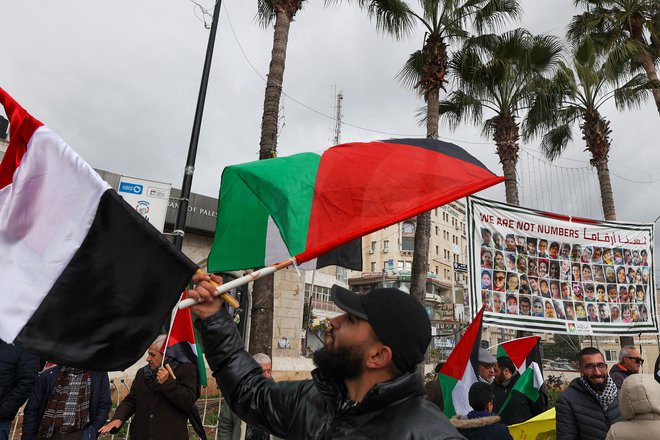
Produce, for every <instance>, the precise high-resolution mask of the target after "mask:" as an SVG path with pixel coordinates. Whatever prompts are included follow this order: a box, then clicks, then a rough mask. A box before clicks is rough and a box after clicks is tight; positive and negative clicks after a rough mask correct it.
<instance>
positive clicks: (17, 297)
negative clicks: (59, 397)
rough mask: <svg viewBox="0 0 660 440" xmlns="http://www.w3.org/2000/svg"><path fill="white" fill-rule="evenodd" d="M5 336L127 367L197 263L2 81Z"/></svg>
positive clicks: (0, 213)
mask: <svg viewBox="0 0 660 440" xmlns="http://www.w3.org/2000/svg"><path fill="white" fill-rule="evenodd" d="M0 104H2V105H3V106H4V108H5V110H6V113H7V116H8V117H9V120H10V126H9V128H10V142H9V146H8V148H7V151H6V153H5V155H4V157H3V159H2V162H1V163H0V248H1V249H2V252H0V297H1V301H0V338H1V339H3V340H4V341H6V342H8V343H12V342H15V343H17V344H19V345H21V346H23V347H25V348H26V349H28V350H30V351H32V352H33V353H35V354H37V355H39V356H40V357H42V358H45V359H47V360H50V361H54V362H56V363H58V364H62V365H68V366H71V367H78V368H82V369H88V370H102V371H113V370H123V369H125V368H127V367H128V366H130V365H132V364H133V363H134V362H135V361H137V360H138V359H139V358H140V357H141V356H142V355H143V354H144V352H145V351H146V349H147V347H148V346H149V344H151V343H152V342H153V340H154V338H155V337H156V336H157V334H158V332H159V330H160V328H161V326H162V324H163V322H165V319H166V317H167V316H168V315H169V314H170V313H171V310H172V308H173V307H174V305H175V304H176V302H177V299H178V298H179V296H180V294H181V292H182V291H183V289H184V288H185V287H186V285H187V284H188V282H189V281H190V279H191V277H192V275H193V273H194V272H195V270H196V269H197V267H196V265H195V264H194V263H193V262H191V261H190V260H189V259H188V258H187V257H186V256H185V255H184V254H183V253H181V252H180V251H179V250H177V249H176V248H175V247H174V246H173V245H172V244H171V243H170V242H169V241H168V240H166V239H165V238H163V236H162V235H161V234H160V233H159V232H158V231H157V230H156V229H155V228H154V227H153V226H151V225H150V224H149V223H148V222H147V221H146V220H145V219H144V218H143V217H142V216H141V215H139V214H138V213H137V212H136V211H135V209H133V208H132V207H131V206H129V205H128V204H127V203H126V202H125V201H124V200H123V199H122V198H121V197H120V196H119V195H118V194H117V193H116V192H115V191H114V190H113V189H111V188H110V186H109V185H108V184H107V183H106V182H104V181H103V180H102V179H101V178H100V177H99V175H98V174H97V173H96V172H95V171H94V170H93V169H92V168H91V167H90V166H89V165H88V164H87V163H85V161H84V160H83V159H82V158H81V157H80V156H79V155H78V154H76V152H75V151H73V149H71V148H70V147H69V146H68V145H67V144H66V143H65V142H64V141H63V140H62V139H61V138H60V137H59V136H58V135H57V134H55V133H54V132H53V131H51V130H50V129H49V128H48V127H46V126H44V125H43V124H42V123H41V122H39V121H38V120H37V119H35V118H33V117H32V116H31V115H30V114H29V113H28V112H26V111H25V110H24V109H23V108H22V107H21V106H20V105H19V104H18V103H17V102H16V101H15V100H14V99H13V98H12V97H11V96H9V94H7V93H6V92H5V91H4V90H3V89H1V88H0Z"/></svg>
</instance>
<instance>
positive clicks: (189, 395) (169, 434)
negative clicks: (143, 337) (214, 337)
mask: <svg viewBox="0 0 660 440" xmlns="http://www.w3.org/2000/svg"><path fill="white" fill-rule="evenodd" d="M165 341H166V335H160V336H159V337H158V338H156V340H155V341H154V342H153V343H152V344H151V346H150V347H149V350H148V351H147V365H146V366H145V367H144V368H141V369H140V370H138V372H137V374H136V375H135V379H134V380H133V384H132V385H131V390H130V392H129V393H128V395H127V396H126V398H125V399H124V400H123V401H122V402H121V403H120V404H119V406H118V407H117V410H116V411H115V413H114V416H113V418H112V420H111V421H110V422H109V423H107V424H106V425H104V426H103V427H102V428H101V429H99V432H100V433H102V434H103V433H106V432H110V433H114V432H116V430H117V429H119V428H121V426H122V425H123V424H124V423H126V421H128V419H130V418H131V417H133V421H132V422H131V427H130V430H129V433H130V437H131V439H133V440H143V439H144V440H146V439H168V440H184V439H188V423H187V422H188V413H189V412H190V410H191V408H192V407H193V406H194V404H195V401H196V400H197V397H198V387H197V365H194V364H192V363H190V362H178V361H177V360H175V359H173V358H170V357H168V358H166V359H165V363H163V349H164V346H165Z"/></svg>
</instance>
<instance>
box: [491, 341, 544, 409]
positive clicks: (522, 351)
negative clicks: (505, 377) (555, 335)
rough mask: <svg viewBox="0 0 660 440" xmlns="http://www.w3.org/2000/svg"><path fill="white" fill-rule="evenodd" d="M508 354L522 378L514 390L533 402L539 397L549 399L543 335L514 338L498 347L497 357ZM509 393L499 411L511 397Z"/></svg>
mask: <svg viewBox="0 0 660 440" xmlns="http://www.w3.org/2000/svg"><path fill="white" fill-rule="evenodd" d="M502 356H507V357H509V358H511V361H512V362H513V364H514V365H515V366H516V368H517V369H518V372H519V373H520V379H518V381H517V382H516V384H515V385H514V386H513V389H512V393H513V392H514V391H516V392H519V393H522V394H524V395H525V396H527V397H528V398H529V399H530V400H531V401H532V402H536V401H538V400H539V398H542V399H546V400H547V397H546V396H547V393H546V391H545V387H544V385H543V384H544V380H543V369H542V363H541V337H540V336H529V337H526V338H520V339H514V340H512V341H509V342H505V343H504V344H502V345H500V346H498V347H497V357H498V358H499V357H502ZM511 396H512V394H510V395H509V397H508V398H507V400H506V401H505V402H504V404H503V405H502V407H501V408H500V410H499V412H500V413H501V412H502V411H503V410H504V408H505V407H506V405H507V403H508V402H509V400H510V399H511Z"/></svg>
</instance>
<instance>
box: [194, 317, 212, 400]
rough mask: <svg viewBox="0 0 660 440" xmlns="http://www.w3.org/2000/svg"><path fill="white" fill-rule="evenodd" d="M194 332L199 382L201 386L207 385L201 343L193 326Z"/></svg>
mask: <svg viewBox="0 0 660 440" xmlns="http://www.w3.org/2000/svg"><path fill="white" fill-rule="evenodd" d="M193 331H194V332H195V348H196V349H197V369H198V373H199V384H200V385H201V386H203V387H206V386H208V384H209V382H208V379H207V378H206V364H205V363H204V349H203V348H202V344H201V343H200V342H199V341H200V338H199V335H198V334H197V329H196V328H194V327H193Z"/></svg>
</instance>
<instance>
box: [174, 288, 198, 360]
mask: <svg viewBox="0 0 660 440" xmlns="http://www.w3.org/2000/svg"><path fill="white" fill-rule="evenodd" d="M187 296H188V290H186V291H185V293H184V294H183V299H185V298H186V297H187ZM181 342H187V343H188V344H191V345H192V346H194V345H195V331H194V330H193V323H192V315H191V312H190V309H183V310H181V309H178V308H177V311H176V315H174V322H173V323H172V330H171V331H170V339H169V341H168V343H167V346H168V347H171V346H173V345H176V344H179V343H181Z"/></svg>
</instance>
